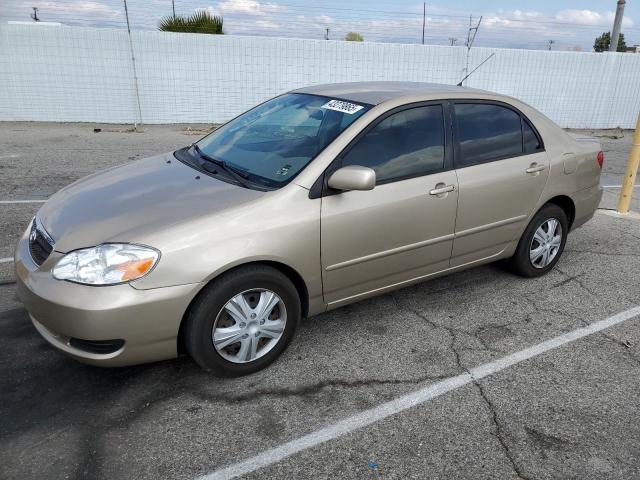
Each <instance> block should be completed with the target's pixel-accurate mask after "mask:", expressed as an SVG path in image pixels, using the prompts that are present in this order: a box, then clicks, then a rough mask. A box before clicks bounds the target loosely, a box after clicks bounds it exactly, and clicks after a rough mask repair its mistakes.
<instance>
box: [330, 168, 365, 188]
mask: <svg viewBox="0 0 640 480" xmlns="http://www.w3.org/2000/svg"><path fill="white" fill-rule="evenodd" d="M328 184H329V187H331V188H334V189H336V190H373V187H375V186H376V172H375V171H374V170H372V169H371V168H367V167H361V166H360V165H349V166H347V167H342V168H340V169H338V170H336V171H335V172H333V174H332V175H331V177H329V182H328Z"/></svg>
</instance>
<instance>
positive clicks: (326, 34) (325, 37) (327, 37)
mask: <svg viewBox="0 0 640 480" xmlns="http://www.w3.org/2000/svg"><path fill="white" fill-rule="evenodd" d="M324 39H325V40H329V27H327V32H326V33H325V34H324Z"/></svg>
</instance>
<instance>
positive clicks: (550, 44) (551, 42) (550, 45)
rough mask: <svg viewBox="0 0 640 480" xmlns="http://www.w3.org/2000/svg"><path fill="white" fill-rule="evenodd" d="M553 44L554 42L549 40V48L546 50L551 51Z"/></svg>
mask: <svg viewBox="0 0 640 480" xmlns="http://www.w3.org/2000/svg"><path fill="white" fill-rule="evenodd" d="M554 43H556V41H555V40H549V46H548V47H547V50H551V47H552V46H553V44H554Z"/></svg>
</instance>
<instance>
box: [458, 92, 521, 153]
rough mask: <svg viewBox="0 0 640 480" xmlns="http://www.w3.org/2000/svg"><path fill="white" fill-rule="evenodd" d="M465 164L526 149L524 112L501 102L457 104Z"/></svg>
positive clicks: (459, 137) (460, 140) (461, 149)
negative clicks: (502, 104)
mask: <svg viewBox="0 0 640 480" xmlns="http://www.w3.org/2000/svg"><path fill="white" fill-rule="evenodd" d="M455 112H456V120H457V123H458V140H459V142H460V159H459V162H460V163H461V164H462V165H475V164H477V163H482V162H486V161H488V160H492V159H495V158H500V157H508V156H510V155H519V154H521V153H522V127H521V125H520V115H519V114H518V113H516V112H514V111H513V110H511V109H509V108H506V107H501V106H500V105H483V104H481V103H465V104H456V105H455Z"/></svg>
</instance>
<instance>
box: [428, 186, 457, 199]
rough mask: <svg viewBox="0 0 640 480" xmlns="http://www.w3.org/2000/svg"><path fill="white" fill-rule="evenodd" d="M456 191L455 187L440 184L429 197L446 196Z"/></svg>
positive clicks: (430, 192) (431, 191)
mask: <svg viewBox="0 0 640 480" xmlns="http://www.w3.org/2000/svg"><path fill="white" fill-rule="evenodd" d="M455 189H456V186H455V185H445V184H444V183H438V184H437V185H436V188H434V189H433V190H430V191H429V195H437V196H444V195H445V194H447V193H449V192H453V191H454V190H455Z"/></svg>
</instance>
